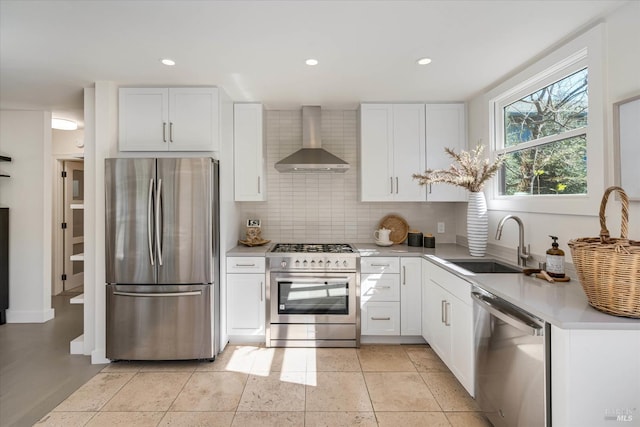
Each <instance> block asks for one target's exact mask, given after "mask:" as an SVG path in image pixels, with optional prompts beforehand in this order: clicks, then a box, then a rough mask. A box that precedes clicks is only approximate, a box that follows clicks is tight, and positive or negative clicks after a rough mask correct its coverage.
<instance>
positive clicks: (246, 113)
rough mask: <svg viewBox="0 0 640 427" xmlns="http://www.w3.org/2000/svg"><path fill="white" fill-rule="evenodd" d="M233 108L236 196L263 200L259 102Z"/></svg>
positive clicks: (262, 156) (262, 157) (265, 194)
mask: <svg viewBox="0 0 640 427" xmlns="http://www.w3.org/2000/svg"><path fill="white" fill-rule="evenodd" d="M233 110H234V113H233V128H234V183H235V188H234V192H235V200H236V201H238V202H252V201H263V200H266V196H267V192H266V188H265V187H266V185H265V184H266V176H265V169H266V168H265V148H264V137H263V110H262V104H235V105H234V107H233Z"/></svg>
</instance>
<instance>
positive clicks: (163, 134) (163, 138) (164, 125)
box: [162, 122, 167, 142]
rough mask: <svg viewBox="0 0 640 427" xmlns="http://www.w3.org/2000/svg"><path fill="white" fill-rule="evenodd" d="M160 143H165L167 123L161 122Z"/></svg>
mask: <svg viewBox="0 0 640 427" xmlns="http://www.w3.org/2000/svg"><path fill="white" fill-rule="evenodd" d="M162 142H167V122H162Z"/></svg>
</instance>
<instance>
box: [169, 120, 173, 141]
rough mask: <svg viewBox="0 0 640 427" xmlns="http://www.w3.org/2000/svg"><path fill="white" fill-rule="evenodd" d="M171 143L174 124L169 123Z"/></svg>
mask: <svg viewBox="0 0 640 427" xmlns="http://www.w3.org/2000/svg"><path fill="white" fill-rule="evenodd" d="M169 142H173V122H169Z"/></svg>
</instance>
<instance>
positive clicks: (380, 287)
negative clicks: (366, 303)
mask: <svg viewBox="0 0 640 427" xmlns="http://www.w3.org/2000/svg"><path fill="white" fill-rule="evenodd" d="M371 289H391V286H374V287H373V288H371Z"/></svg>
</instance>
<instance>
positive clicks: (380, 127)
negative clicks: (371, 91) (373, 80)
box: [360, 104, 395, 202]
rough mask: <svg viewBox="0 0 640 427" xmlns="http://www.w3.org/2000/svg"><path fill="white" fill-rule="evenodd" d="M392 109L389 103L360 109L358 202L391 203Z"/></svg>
mask: <svg viewBox="0 0 640 427" xmlns="http://www.w3.org/2000/svg"><path fill="white" fill-rule="evenodd" d="M392 141H393V107H392V106H391V105H390V104H362V105H361V106H360V200H362V201H363V202H384V201H391V200H394V193H393V191H394V188H395V187H394V185H395V184H394V182H393V171H392V167H393V144H392Z"/></svg>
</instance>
